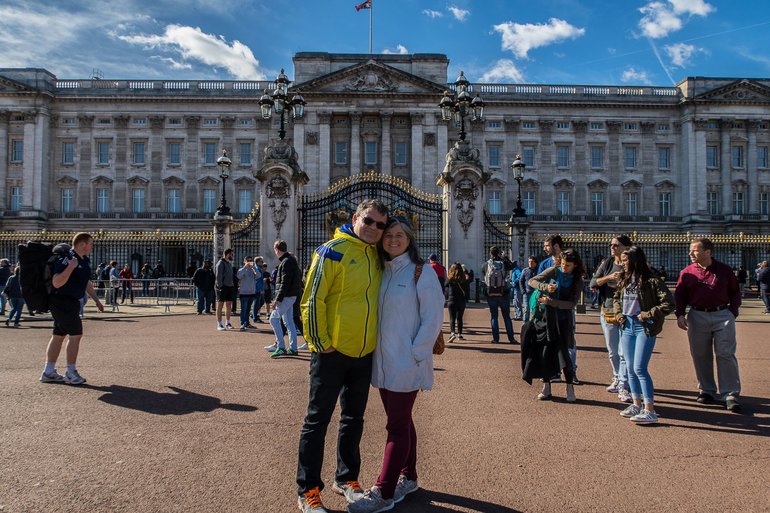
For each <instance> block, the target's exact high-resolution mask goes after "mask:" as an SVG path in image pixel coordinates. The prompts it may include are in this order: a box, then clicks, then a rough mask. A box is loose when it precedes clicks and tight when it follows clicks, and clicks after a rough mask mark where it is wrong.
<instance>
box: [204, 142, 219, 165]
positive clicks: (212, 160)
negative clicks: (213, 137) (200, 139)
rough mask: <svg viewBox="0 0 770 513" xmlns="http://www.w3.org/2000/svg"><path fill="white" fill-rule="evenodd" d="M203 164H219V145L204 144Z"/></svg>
mask: <svg viewBox="0 0 770 513" xmlns="http://www.w3.org/2000/svg"><path fill="white" fill-rule="evenodd" d="M203 163H204V164H209V165H214V164H216V163H217V143H211V142H210V143H203Z"/></svg>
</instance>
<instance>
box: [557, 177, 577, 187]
mask: <svg viewBox="0 0 770 513" xmlns="http://www.w3.org/2000/svg"><path fill="white" fill-rule="evenodd" d="M553 186H554V187H556V188H557V189H571V188H572V187H574V186H575V182H573V181H571V180H567V179H566V178H563V179H561V180H559V181H558V182H554V184H553Z"/></svg>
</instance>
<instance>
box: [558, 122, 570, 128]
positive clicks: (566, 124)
mask: <svg viewBox="0 0 770 513" xmlns="http://www.w3.org/2000/svg"><path fill="white" fill-rule="evenodd" d="M556 128H558V129H560V130H569V121H559V122H558V123H556Z"/></svg>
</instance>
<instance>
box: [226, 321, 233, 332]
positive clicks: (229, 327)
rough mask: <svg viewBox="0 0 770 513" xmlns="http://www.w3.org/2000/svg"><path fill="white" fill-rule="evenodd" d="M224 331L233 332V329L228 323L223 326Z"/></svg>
mask: <svg viewBox="0 0 770 513" xmlns="http://www.w3.org/2000/svg"><path fill="white" fill-rule="evenodd" d="M225 329H226V330H234V329H235V328H233V325H232V324H230V323H229V322H228V323H227V324H225Z"/></svg>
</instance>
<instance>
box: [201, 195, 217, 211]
mask: <svg viewBox="0 0 770 513" xmlns="http://www.w3.org/2000/svg"><path fill="white" fill-rule="evenodd" d="M216 209H217V191H216V190H215V189H203V211H204V212H206V213H207V214H210V213H212V212H214V211H215V210H216Z"/></svg>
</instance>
